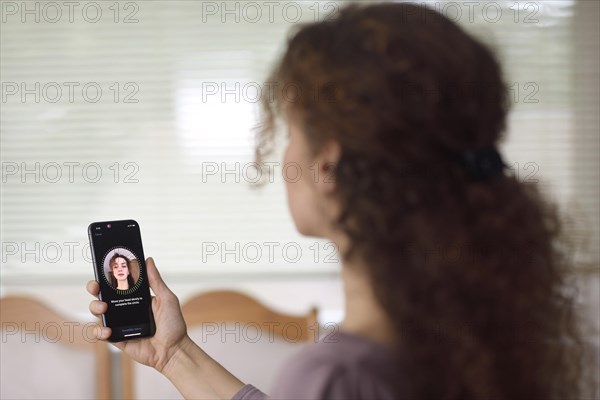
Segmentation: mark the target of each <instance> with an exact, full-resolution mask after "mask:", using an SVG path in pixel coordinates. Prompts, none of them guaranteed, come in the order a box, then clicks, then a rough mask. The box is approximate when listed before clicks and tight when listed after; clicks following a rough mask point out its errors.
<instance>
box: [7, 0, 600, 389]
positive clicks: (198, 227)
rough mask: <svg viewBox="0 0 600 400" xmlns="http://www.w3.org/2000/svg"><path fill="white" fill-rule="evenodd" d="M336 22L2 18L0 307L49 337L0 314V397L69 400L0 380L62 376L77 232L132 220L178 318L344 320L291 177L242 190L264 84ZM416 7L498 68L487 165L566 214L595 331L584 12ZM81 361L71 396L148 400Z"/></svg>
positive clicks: (10, 10)
mask: <svg viewBox="0 0 600 400" xmlns="http://www.w3.org/2000/svg"><path fill="white" fill-rule="evenodd" d="M346 3H347V2H336V1H316V0H311V1H265V2H261V1H258V2H252V1H219V2H213V1H166V0H156V1H73V2H46V1H26V2H21V1H18V2H17V1H4V0H3V1H1V2H0V6H1V18H2V20H1V25H0V29H1V31H0V33H1V35H0V36H1V38H0V45H1V49H0V56H1V62H0V78H1V82H2V101H1V114H0V116H1V129H0V134H1V139H0V146H1V162H2V190H1V212H0V213H1V220H2V222H1V231H0V233H1V242H2V260H1V266H0V279H1V283H0V295H1V296H2V298H3V299H7V298H12V299H14V298H16V297H18V298H21V299H24V298H25V299H29V300H35V301H36V302H37V303H36V304H38V305H39V307H42V308H39V309H38V308H36V310H37V311H35V312H38V311H39V312H41V313H42V314H45V315H50V314H49V313H56V318H59V316H60V318H63V319H62V320H60V321H62V322H61V323H57V322H56V321H57V320H56V319H54V320H52V319H51V320H48V321H50V322H48V321H46V325H44V323H42V324H38V325H35V323H34V324H33V326H30V325H25V327H26V328H27V329H22V328H23V325H22V322H21V320H20V319H19V320H18V321H17V320H11V319H10V318H9V317H8V315H14V314H15V313H14V312H15V310H20V308H18V307H28V306H22V305H15V304H16V303H14V304H13V305H11V304H9V303H6V302H3V303H2V304H3V307H2V312H3V316H2V329H3V333H2V343H1V345H2V352H1V361H2V375H1V377H2V381H1V387H2V393H0V395H1V397H2V398H17V397H21V398H61V397H62V398H65V397H68V395H67V394H66V391H65V390H66V389H65V388H66V386H64V385H61V384H60V383H59V381H60V379H59V378H60V375H61V372H60V368H56V369H54V370H52V371H51V372H50V373H48V370H47V369H46V370H44V369H40V371H39V373H38V374H36V373H34V372H33V373H32V372H29V373H27V374H22V375H18V376H20V378H18V379H17V378H15V376H17V375H14V374H15V373H16V372H14V371H12V370H13V367H15V368H16V366H18V365H22V366H23V367H25V368H30V364H28V361H27V360H30V361H31V360H32V359H33V358H32V357H34V354H38V353H39V352H38V351H37V350H36V351H32V350H31V349H32V348H34V349H37V347H35V346H41V345H48V346H46V347H48V350H47V351H49V352H51V353H48V354H52V356H48V357H52V358H53V359H63V360H70V358H69V357H71V356H72V357H75V355H74V353H73V354H71V353H70V352H71V351H73V350H72V349H71V348H70V346H69V345H70V344H72V343H67V342H82V343H80V344H81V346H80V347H81V349H85V348H86V346H87V344H86V343H88V342H90V341H89V340H83V341H82V340H65V339H66V337H67V334H66V332H67V327H69V326H71V325H68V324H69V323H72V325H73V326H75V325H74V324H75V323H77V324H80V325H77V326H78V327H84V324H86V323H91V322H93V321H94V319H93V318H91V316H89V314H88V311H87V307H88V303H89V301H90V300H91V299H90V297H89V296H88V295H87V293H86V292H85V282H86V281H87V280H89V279H93V270H92V264H91V255H90V249H89V245H88V239H87V232H86V230H87V226H88V225H89V224H90V223H91V222H92V221H105V220H117V219H129V218H132V219H136V220H137V221H138V222H139V224H140V227H141V230H142V238H143V243H144V248H145V252H146V256H152V257H154V259H155V261H156V263H157V265H158V267H159V269H160V271H161V273H162V275H163V277H164V279H165V280H166V281H167V283H168V284H169V285H170V286H171V288H172V289H173V290H174V292H175V293H176V294H177V295H178V296H179V297H180V300H181V302H182V303H185V302H187V301H188V300H191V299H193V298H195V297H196V296H198V295H201V294H202V293H205V292H207V291H217V290H219V291H222V290H233V291H235V292H238V293H242V294H245V295H247V296H249V297H251V298H252V299H254V300H257V301H259V302H260V303H261V304H262V305H263V306H264V307H265V308H267V309H269V310H272V311H273V312H276V313H282V314H286V315H293V316H302V315H309V313H311V310H312V309H313V308H315V309H316V311H317V313H316V318H317V323H318V324H317V326H318V327H320V328H323V329H325V328H327V327H332V326H335V325H334V324H335V323H337V322H339V321H341V319H342V318H343V306H344V305H343V299H342V286H341V282H340V277H339V272H340V266H339V256H338V255H337V253H336V249H335V247H334V246H333V245H332V244H331V243H327V242H326V241H323V240H318V239H315V238H305V237H301V236H300V235H299V234H298V233H297V232H296V231H295V229H294V226H293V222H292V220H291V218H290V215H289V213H288V211H287V202H286V196H285V191H284V181H283V175H284V174H285V176H286V177H287V179H292V180H293V179H294V177H295V174H296V172H295V171H290V170H287V171H286V170H283V168H282V165H281V160H280V159H279V158H278V156H277V155H275V156H274V157H273V159H272V160H270V163H271V164H269V165H270V167H269V169H268V171H270V172H271V174H270V175H268V176H267V177H266V178H267V180H269V181H270V182H269V184H267V185H266V186H264V187H262V188H260V189H257V188H255V187H253V183H255V182H256V181H257V180H258V179H259V178H260V176H259V175H258V172H257V171H256V169H255V168H254V165H253V163H252V162H253V134H254V133H253V127H254V125H255V124H256V122H257V118H258V116H259V107H258V106H259V98H260V97H261V96H265V95H268V93H269V91H270V90H273V83H269V82H267V81H266V79H267V73H268V71H269V69H270V67H271V66H272V64H273V62H274V60H275V59H276V57H277V56H278V55H280V54H281V51H282V50H283V49H284V47H285V41H286V38H287V35H288V33H289V31H290V28H291V27H292V26H294V25H295V24H297V23H304V22H313V21H317V20H324V19H330V18H335V16H336V14H337V13H338V12H339V10H340V8H341V7H343V6H344V4H346ZM421 3H422V4H425V5H427V6H429V7H432V8H435V9H437V10H438V11H440V12H442V13H443V14H444V15H446V16H447V17H449V18H451V19H453V20H455V21H456V22H457V23H458V24H460V25H461V26H463V27H464V28H466V29H467V30H468V31H470V32H472V33H473V34H474V35H476V36H477V37H478V38H480V39H481V40H482V41H484V42H486V43H488V44H489V45H490V46H491V47H492V48H493V49H494V51H495V52H496V54H497V55H498V57H499V58H500V60H501V62H502V63H503V66H504V72H505V79H506V81H507V83H508V86H509V88H510V95H511V100H512V111H511V113H510V116H509V123H508V129H507V132H506V136H505V140H504V141H503V143H502V144H501V150H502V152H503V154H504V157H505V159H506V161H507V163H508V164H509V165H510V168H511V173H513V174H515V175H516V176H517V177H518V179H520V180H522V181H524V182H530V183H534V182H537V183H538V184H539V185H540V187H541V188H542V190H543V191H544V193H546V195H547V196H549V197H550V198H552V199H553V200H554V201H555V202H556V204H557V205H558V206H559V207H560V209H561V210H562V212H563V215H564V216H565V227H566V229H567V230H568V232H569V234H570V235H571V237H572V238H573V243H574V246H573V249H572V250H570V255H571V257H572V271H569V272H570V274H569V276H570V278H572V281H573V282H575V283H577V285H578V286H577V287H578V293H579V303H580V306H581V312H582V313H585V315H587V316H588V319H589V321H590V322H592V324H593V325H594V326H596V327H598V324H599V322H598V315H599V314H600V310H599V309H598V307H599V303H600V298H599V291H600V288H599V286H600V280H599V276H600V271H599V258H600V256H599V239H600V238H599V203H598V201H599V198H600V197H599V189H598V181H599V163H598V160H599V119H598V114H599V113H598V111H599V95H600V90H599V83H598V76H599V74H598V69H599V61H598V60H599V50H598V48H599V46H598V43H599V40H598V39H599V29H598V25H599V22H598V21H599V3H598V2H597V1H572V0H552V1H514V0H511V1H481V2H470V1H467V2H455V1H441V0H440V1H435V2H434V1H424V2H420V4H421ZM19 304H20V303H19ZM36 307H37V306H36ZM43 307H47V309H46V308H43ZM34 308H35V307H34ZM40 310H41V311H40ZM32 312H33V313H34V311H32ZM11 313H12V314H11ZM16 314H17V315H21V316H22V315H23V313H20V312H18V313H16ZM34 314H35V313H34ZM52 315H54V314H52ZM15 318H16V317H15ZM52 321H54V325H47V324H48V323H52ZM34 322H35V321H34ZM31 323H32V321H29V322H27V324H31ZM65 323H66V324H67V325H65ZM77 329H79V328H77ZM23 330H24V331H25V334H23V333H22V331H23ZM74 332H77V331H74ZM52 335H54V336H52ZM57 335H59V336H60V337H58V339H57ZM79 335H80V336H81V335H83V336H82V337H83V338H85V331H81V332H79ZM47 336H52V337H53V338H54V339H55V340H54V341H53V340H48V339H47ZM75 336H77V334H75ZM79 339H81V337H80V338H79ZM242 339H243V338H242ZM590 339H591V340H595V341H596V343H597V342H598V338H597V337H592V338H590ZM242 341H243V340H242ZM13 342H18V344H19V346H21V347H23V346H25V347H27V348H28V349H29V350H27V349H26V348H24V349H22V351H25V352H27V351H29V353H26V354H29V355H28V356H27V357H25V358H23V356H19V355H17V353H15V352H13V351H12V350H11V349H13V348H16V347H15V346H17V345H16V344H12V343H13ZM83 342H85V343H83ZM63 345H64V349H63V348H62V347H59V346H63ZM31 346H34V347H31ZM21 347H19V348H21ZM88 347H89V346H88ZM96 347H97V346H96V345H95V344H94V349H95V350H94V352H92V353H91V354H92V355H88V356H87V357H88V359H87V361H86V360H83V361H69V363H70V365H71V366H74V367H75V368H76V370H77V371H78V372H77V373H80V374H83V373H84V369H85V367H89V368H92V369H93V370H91V372H90V373H91V374H92V375H90V377H89V380H87V381H85V380H83V381H82V382H83V383H82V385H83V386H87V387H88V388H89V387H92V386H93V387H94V390H93V392H92V393H91V394H89V396H90V397H92V398H93V397H102V396H107V397H123V396H128V395H129V396H134V397H138V398H150V397H152V391H151V393H147V394H146V395H141V394H140V393H141V389H140V388H139V387H138V389H136V390H137V392H136V393H137V394H134V393H133V392H132V391H129V392H123V390H124V389H123V388H124V387H125V386H127V385H131V381H133V380H134V374H132V373H130V371H129V369H130V367H129V366H128V365H126V363H124V362H123V360H121V359H120V357H119V354H117V353H112V352H111V353H109V354H108V356H107V355H106V353H105V352H104V349H100V350H98V349H97V348H96ZM88 350H89V349H88ZM20 351H21V350H20ZM94 357H95V358H94ZM73 360H75V359H73ZM99 360H100V361H99ZM98 365H104V366H108V369H107V371H108V372H107V374H103V373H101V372H102V371H100V367H98ZM94 368H95V369H94ZM11 371H12V372H11ZM15 371H16V369H15ZM128 371H129V372H128ZM11 374H12V375H11ZM94 374H95V375H94ZM242 374H243V373H242ZM268 374H269V373H268V372H264V374H263V375H268ZM269 376H270V375H269ZM268 378H269V377H268V376H266V377H264V379H265V382H267V381H268ZM153 379H154V378H153ZM156 379H158V378H156ZM258 379H262V378H258ZM99 380H102V383H100V384H99V383H98V382H99ZM146 381H147V382H148V381H149V379H147V380H146ZM71 383H72V380H71ZM265 385H266V383H265ZM67 386H68V385H67ZM134 386H135V385H134ZM98 387H100V389H101V390H99V391H98V390H97V389H98ZM127 390H133V389H131V388H130V389H127ZM153 393H154V395H156V393H158V392H156V391H154V392H153ZM161 393H162V392H161ZM162 395H164V394H161V396H162ZM169 395H172V396H176V393H171V394H169ZM74 396H75V397H81V394H77V395H74Z"/></svg>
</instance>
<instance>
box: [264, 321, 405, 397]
mask: <svg viewBox="0 0 600 400" xmlns="http://www.w3.org/2000/svg"><path fill="white" fill-rule="evenodd" d="M393 357H394V356H393V351H392V349H391V348H390V347H388V346H386V345H384V344H380V343H377V342H374V341H372V340H371V339H368V338H365V337H362V336H358V335H355V334H350V333H345V332H341V331H336V332H332V333H328V334H325V335H323V336H322V337H321V338H320V339H319V341H318V342H317V343H313V344H310V345H307V346H305V347H304V348H303V349H302V350H301V351H299V352H298V353H297V354H296V355H295V356H294V357H292V358H291V359H290V360H289V361H288V362H287V363H286V365H285V366H284V368H283V369H282V371H281V372H280V374H279V376H278V379H277V380H276V383H275V386H274V388H273V390H272V393H271V395H272V397H273V398H278V399H279V398H284V399H285V398H295V399H298V398H302V399H326V398H327V399H330V398H333V399H336V398H343V399H353V398H355V399H360V398H378V399H385V398H390V399H391V398H395V397H396V396H394V393H393V391H392V382H394V380H395V378H396V377H395V372H394V371H395V365H394V358H393Z"/></svg>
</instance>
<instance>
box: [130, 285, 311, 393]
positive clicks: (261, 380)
mask: <svg viewBox="0 0 600 400" xmlns="http://www.w3.org/2000/svg"><path fill="white" fill-rule="evenodd" d="M182 311H183V316H184V319H185V321H186V324H187V326H188V334H189V335H190V337H191V338H192V339H193V340H194V341H195V342H196V343H197V344H198V345H199V346H200V347H202V349H203V350H204V351H206V352H207V353H208V354H209V355H210V356H211V357H212V358H214V359H215V360H216V361H217V362H219V363H220V364H221V365H223V366H224V367H225V368H227V369H228V370H229V371H231V372H232V373H233V374H234V375H236V376H237V377H238V378H239V379H240V380H242V381H243V382H247V383H252V384H253V385H255V386H257V387H258V388H259V389H262V390H264V391H268V389H269V388H270V387H271V385H272V381H273V378H274V376H275V374H276V372H277V370H278V369H279V368H280V367H281V365H282V364H283V363H284V362H285V360H286V359H287V358H288V357H290V356H291V355H292V354H293V353H294V352H296V351H298V350H300V347H301V346H302V345H303V344H306V343H307V342H309V341H311V340H313V338H316V332H317V329H316V328H317V325H316V324H317V310H316V309H315V308H312V309H311V310H310V311H309V312H308V313H307V314H305V315H299V316H297V315H289V314H285V313H281V312H278V311H275V310H273V309H270V308H269V307H267V306H265V305H264V304H262V303H260V302H259V301H257V300H255V299H253V298H252V297H250V296H248V295H246V294H243V293H240V292H234V291H212V292H206V293H202V294H199V295H197V296H195V297H193V298H191V299H190V300H189V301H187V302H186V303H185V304H184V305H183V306H182ZM123 369H124V371H123V372H124V373H123V376H124V378H125V380H124V382H123V383H124V384H123V392H122V397H123V398H128V399H129V398H138V399H141V398H144V399H159V398H160V399H180V398H182V397H181V395H180V394H179V393H178V392H177V390H176V389H175V388H174V387H173V385H172V384H171V383H170V382H169V381H168V380H167V379H166V378H165V377H163V376H162V375H160V374H159V373H158V372H156V371H155V370H153V369H151V368H149V367H145V366H143V365H139V364H137V363H133V362H132V361H131V359H130V358H129V357H127V356H125V355H123Z"/></svg>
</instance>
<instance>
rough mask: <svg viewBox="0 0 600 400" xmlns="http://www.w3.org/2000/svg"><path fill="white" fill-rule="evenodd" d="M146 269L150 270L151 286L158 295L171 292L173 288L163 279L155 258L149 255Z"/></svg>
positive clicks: (149, 280)
mask: <svg viewBox="0 0 600 400" xmlns="http://www.w3.org/2000/svg"><path fill="white" fill-rule="evenodd" d="M146 270H147V272H148V282H149V283H150V287H151V288H152V290H153V291H154V293H156V295H157V296H161V295H164V294H167V293H171V290H170V289H169V288H168V286H167V284H166V283H165V281H163V279H162V277H161V276H160V273H159V272H158V268H156V265H155V264H154V259H153V258H152V257H148V258H147V259H146Z"/></svg>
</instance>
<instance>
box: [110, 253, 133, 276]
mask: <svg viewBox="0 0 600 400" xmlns="http://www.w3.org/2000/svg"><path fill="white" fill-rule="evenodd" d="M112 273H113V275H114V277H115V279H116V280H118V281H126V280H127V277H128V276H129V268H127V261H126V260H125V259H124V258H123V257H117V258H115V260H114V261H113V265H112Z"/></svg>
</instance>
